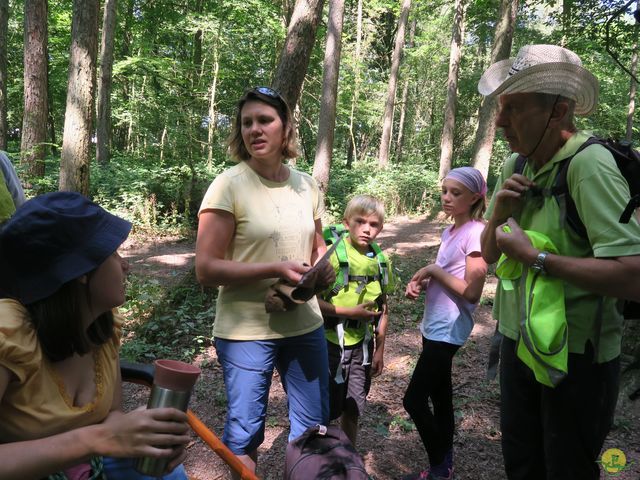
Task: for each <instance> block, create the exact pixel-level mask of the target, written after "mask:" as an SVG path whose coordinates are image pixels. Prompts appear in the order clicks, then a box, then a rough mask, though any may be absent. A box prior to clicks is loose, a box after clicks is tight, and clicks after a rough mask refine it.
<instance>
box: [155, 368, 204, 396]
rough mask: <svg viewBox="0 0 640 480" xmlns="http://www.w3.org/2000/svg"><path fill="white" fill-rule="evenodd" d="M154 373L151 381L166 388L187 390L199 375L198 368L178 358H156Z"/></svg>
mask: <svg viewBox="0 0 640 480" xmlns="http://www.w3.org/2000/svg"><path fill="white" fill-rule="evenodd" d="M154 363H155V367H156V373H155V376H154V380H153V383H154V384H155V385H158V386H159V387H162V388H166V389H167V390H176V391H180V392H189V391H191V389H192V388H193V386H194V385H195V383H196V380H197V379H198V377H199V376H200V373H201V371H200V369H199V368H198V367H196V366H195V365H191V364H189V363H185V362H181V361H179V360H156V361H155V362H154Z"/></svg>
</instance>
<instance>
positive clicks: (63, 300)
mask: <svg viewBox="0 0 640 480" xmlns="http://www.w3.org/2000/svg"><path fill="white" fill-rule="evenodd" d="M92 273H93V272H92ZM87 279H88V282H87V284H86V285H84V284H82V283H80V282H79V281H78V279H74V280H71V281H70V282H67V283H65V284H64V285H63V286H62V287H61V288H60V289H59V290H58V291H57V292H55V293H54V294H53V295H49V296H48V297H46V298H43V299H42V300H38V301H36V302H33V303H30V304H29V305H26V306H25V308H26V309H27V310H28V311H29V316H30V320H31V323H32V324H33V326H34V328H35V331H36V335H37V336H38V341H39V343H40V346H41V348H42V352H43V354H44V356H45V357H47V358H48V359H49V360H50V361H52V362H58V361H61V360H64V359H65V358H69V357H71V356H73V354H74V353H77V354H78V355H84V354H86V353H89V352H90V351H91V350H92V348H93V347H94V346H98V345H102V344H104V343H106V342H107V341H108V340H109V339H110V338H111V337H112V336H113V333H114V322H113V313H112V312H111V311H108V312H105V313H103V314H102V315H100V316H99V317H98V318H96V319H95V320H94V321H93V323H91V325H89V326H88V327H85V326H84V321H83V316H82V304H83V300H82V298H83V297H85V296H86V297H87V298H88V296H89V294H88V292H89V283H90V282H91V274H88V275H87Z"/></svg>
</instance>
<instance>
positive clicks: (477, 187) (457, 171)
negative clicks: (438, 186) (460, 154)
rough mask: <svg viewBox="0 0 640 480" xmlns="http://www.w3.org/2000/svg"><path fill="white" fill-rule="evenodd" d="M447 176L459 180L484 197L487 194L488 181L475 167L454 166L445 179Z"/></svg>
mask: <svg viewBox="0 0 640 480" xmlns="http://www.w3.org/2000/svg"><path fill="white" fill-rule="evenodd" d="M447 178H450V179H452V180H457V181H458V182H460V183H461V184H463V185H464V186H465V187H467V188H468V189H469V190H471V191H472V192H473V193H479V194H480V195H482V196H483V197H484V196H485V195H486V194H487V182H485V181H484V177H483V176H482V174H481V173H480V171H479V170H477V169H475V168H473V167H460V168H454V169H453V170H450V171H449V173H447V176H446V177H445V180H446V179H447Z"/></svg>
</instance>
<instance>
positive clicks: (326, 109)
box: [313, 0, 344, 193]
mask: <svg viewBox="0 0 640 480" xmlns="http://www.w3.org/2000/svg"><path fill="white" fill-rule="evenodd" d="M343 18H344V0H331V1H330V2H329V25H328V26H327V44H326V46H325V50H324V66H323V75H322V98H321V99H320V118H319V120H318V136H317V140H316V141H317V143H316V159H315V161H314V163H313V178H315V179H316V181H317V182H318V186H319V187H320V190H321V191H322V193H327V188H328V187H329V169H330V168H331V158H332V156H333V137H334V130H335V127H336V97H337V95H338V74H339V72H340V50H341V47H342V21H343Z"/></svg>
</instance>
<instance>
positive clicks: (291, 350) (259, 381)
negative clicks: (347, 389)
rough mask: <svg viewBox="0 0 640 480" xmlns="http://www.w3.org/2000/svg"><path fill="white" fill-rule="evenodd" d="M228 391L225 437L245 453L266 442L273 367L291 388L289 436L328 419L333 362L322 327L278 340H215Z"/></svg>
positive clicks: (234, 448) (239, 452) (233, 447)
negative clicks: (328, 353) (266, 423)
mask: <svg viewBox="0 0 640 480" xmlns="http://www.w3.org/2000/svg"><path fill="white" fill-rule="evenodd" d="M216 351H217V353H218V360H219V361H220V364H221V365H222V370H223V374H224V384H225V390H226V393H227V419H226V422H225V426H224V435H223V437H222V441H223V442H224V443H225V444H226V445H227V446H228V447H229V449H230V450H231V451H232V452H233V453H234V454H236V455H246V454H249V453H251V452H253V451H254V450H256V449H257V448H258V446H260V444H261V443H262V442H263V441H264V428H265V418H266V414H267V402H268V399H269V389H270V387H271V378H272V376H273V369H274V368H277V369H278V372H279V373H280V378H281V381H282V385H283V387H284V389H285V391H286V392H287V400H288V404H289V422H290V424H291V430H290V433H289V440H290V441H291V440H293V439H294V438H296V437H298V436H300V435H301V434H302V433H303V432H304V431H305V430H306V429H307V428H308V427H311V426H313V425H316V424H318V423H320V424H326V423H327V422H328V420H329V364H328V356H327V345H326V341H325V338H324V327H320V328H318V329H316V330H314V331H313V332H310V333H307V334H304V335H300V336H296V337H288V338H279V339H275V340H247V341H238V340H225V339H222V338H216Z"/></svg>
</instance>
